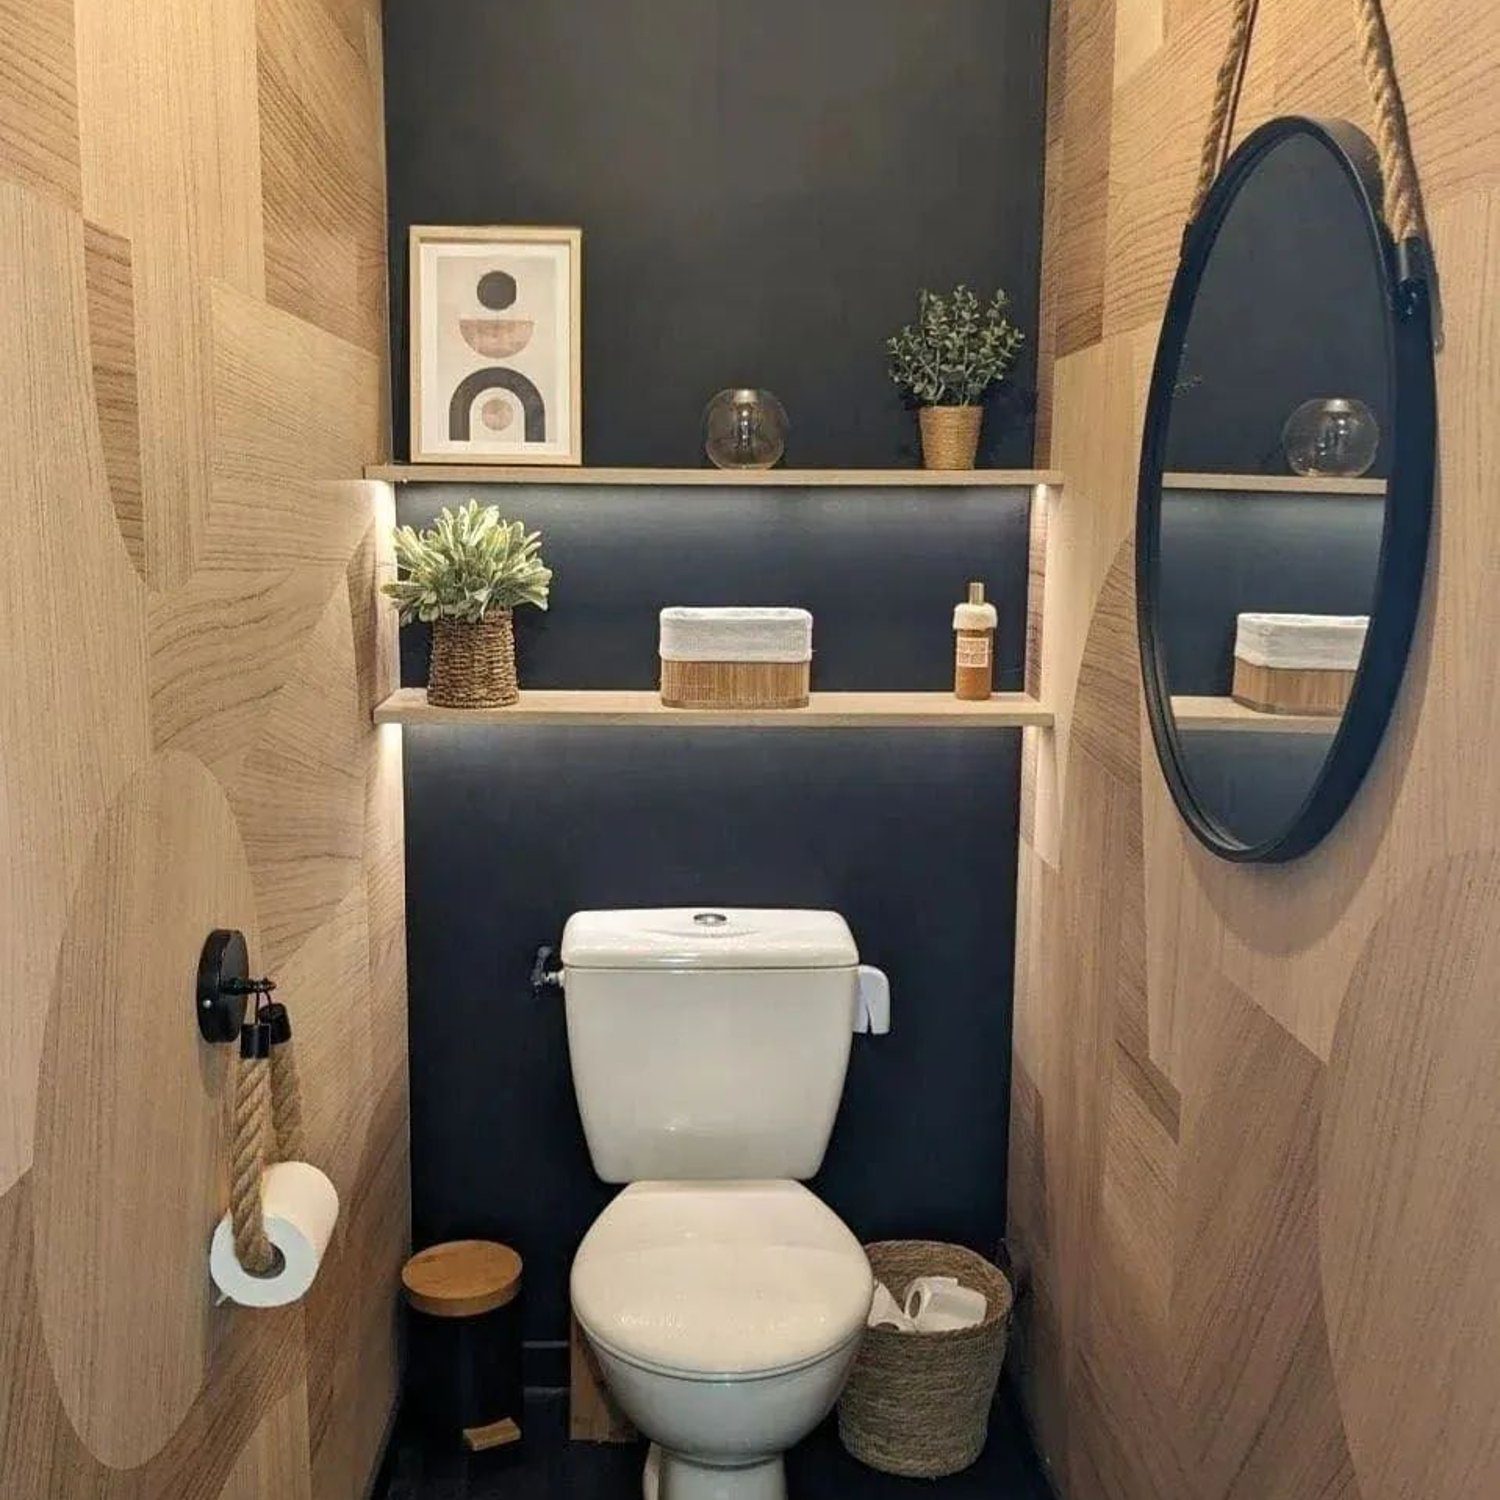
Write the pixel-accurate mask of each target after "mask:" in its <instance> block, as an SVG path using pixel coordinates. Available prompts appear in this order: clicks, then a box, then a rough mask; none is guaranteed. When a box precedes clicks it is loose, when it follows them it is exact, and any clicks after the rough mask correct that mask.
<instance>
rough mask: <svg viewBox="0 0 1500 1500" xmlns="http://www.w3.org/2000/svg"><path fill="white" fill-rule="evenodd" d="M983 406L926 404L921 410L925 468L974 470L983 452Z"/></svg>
mask: <svg viewBox="0 0 1500 1500" xmlns="http://www.w3.org/2000/svg"><path fill="white" fill-rule="evenodd" d="M983 419H984V408H983V407H982V406H924V407H922V408H921V409H920V410H919V411H918V413H917V420H918V421H919V422H920V423H921V424H922V467H923V468H924V469H972V468H973V467H974V456H975V454H977V453H978V452H979V427H980V423H981V422H982V421H983Z"/></svg>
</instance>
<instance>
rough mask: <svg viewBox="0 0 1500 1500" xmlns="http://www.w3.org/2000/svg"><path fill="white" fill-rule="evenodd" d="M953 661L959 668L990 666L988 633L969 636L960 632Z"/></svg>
mask: <svg viewBox="0 0 1500 1500" xmlns="http://www.w3.org/2000/svg"><path fill="white" fill-rule="evenodd" d="M955 660H956V661H957V663H958V665H959V666H961V667H987V666H989V664H990V633H989V631H987V630H986V631H984V632H983V633H982V634H974V635H970V634H968V633H966V632H961V633H960V634H959V637H958V649H957V654H956V656H955Z"/></svg>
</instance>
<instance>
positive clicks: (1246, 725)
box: [1172, 696, 1339, 735]
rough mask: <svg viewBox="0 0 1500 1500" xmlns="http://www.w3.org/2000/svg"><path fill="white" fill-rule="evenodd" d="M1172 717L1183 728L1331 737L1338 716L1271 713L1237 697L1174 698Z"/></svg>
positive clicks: (1337, 722) (1336, 724)
mask: <svg viewBox="0 0 1500 1500" xmlns="http://www.w3.org/2000/svg"><path fill="white" fill-rule="evenodd" d="M1172 716H1173V718H1175V719H1176V720H1177V723H1178V726H1179V727H1180V728H1182V729H1227V730H1239V731H1240V732H1242V733H1259V734H1328V735H1331V734H1332V733H1333V732H1334V731H1335V730H1336V729H1337V728H1338V727H1339V718H1338V716H1337V715H1336V714H1268V713H1262V712H1261V711H1260V710H1259V709H1257V708H1246V707H1245V705H1244V704H1243V703H1239V702H1236V701H1235V699H1233V698H1200V697H1192V696H1185V697H1174V698H1173V699H1172Z"/></svg>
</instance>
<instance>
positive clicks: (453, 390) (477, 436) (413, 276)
mask: <svg viewBox="0 0 1500 1500" xmlns="http://www.w3.org/2000/svg"><path fill="white" fill-rule="evenodd" d="M408 250H409V259H408V265H409V267H410V280H411V308H410V328H409V333H410V352H411V359H410V368H411V459H412V462H413V463H464V464H506V465H508V464H581V463H582V462H583V231H582V230H581V229H576V228H551V227H544V226H538V225H521V226H516V225H438V224H413V225H412V226H411V231H410V234H409V238H408Z"/></svg>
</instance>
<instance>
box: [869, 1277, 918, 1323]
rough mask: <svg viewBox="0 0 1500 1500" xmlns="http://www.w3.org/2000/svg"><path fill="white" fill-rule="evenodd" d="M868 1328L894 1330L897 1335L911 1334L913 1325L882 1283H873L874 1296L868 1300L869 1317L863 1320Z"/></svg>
mask: <svg viewBox="0 0 1500 1500" xmlns="http://www.w3.org/2000/svg"><path fill="white" fill-rule="evenodd" d="M865 1326H866V1327H869V1328H894V1329H895V1330H896V1332H897V1333H911V1332H912V1329H913V1324H912V1321H911V1319H910V1318H908V1317H907V1316H906V1312H905V1310H904V1309H903V1308H902V1306H901V1304H900V1303H899V1302H897V1301H896V1299H895V1298H894V1297H893V1296H891V1289H890V1288H889V1287H888V1286H887V1285H886V1284H885V1282H883V1281H877V1282H876V1283H875V1292H874V1295H873V1296H872V1297H871V1298H870V1316H869V1317H868V1318H866V1319H865Z"/></svg>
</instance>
